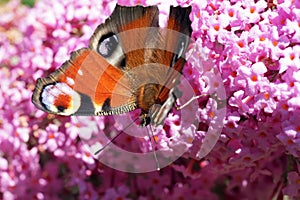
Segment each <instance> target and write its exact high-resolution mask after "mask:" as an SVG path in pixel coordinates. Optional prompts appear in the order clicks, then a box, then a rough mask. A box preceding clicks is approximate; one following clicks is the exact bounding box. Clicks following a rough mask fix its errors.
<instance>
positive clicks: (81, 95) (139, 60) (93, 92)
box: [32, 5, 191, 125]
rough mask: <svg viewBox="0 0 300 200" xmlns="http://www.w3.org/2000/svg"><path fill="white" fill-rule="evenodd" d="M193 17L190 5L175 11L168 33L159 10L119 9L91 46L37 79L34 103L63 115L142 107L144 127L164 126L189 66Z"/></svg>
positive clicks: (103, 26)
mask: <svg viewBox="0 0 300 200" xmlns="http://www.w3.org/2000/svg"><path fill="white" fill-rule="evenodd" d="M189 13H190V7H189V8H181V7H171V10H170V15H169V20H168V24H167V27H166V29H162V28H160V27H159V26H158V9H157V7H156V6H149V7H142V6H136V7H123V6H118V5H117V7H116V8H115V10H114V12H113V13H112V15H111V16H110V18H109V19H107V20H106V21H105V23H104V24H101V25H99V26H98V28H97V29H96V31H95V33H94V34H93V36H92V38H91V40H90V43H89V47H88V48H83V49H79V50H77V51H75V52H73V53H72V54H71V58H70V60H68V61H66V62H65V63H64V64H63V65H62V66H61V67H60V68H59V69H58V70H57V71H55V72H53V73H52V74H50V75H49V77H46V78H41V79H38V80H37V85H36V88H35V90H34V94H33V97H32V101H33V103H34V104H35V105H36V106H37V107H38V108H39V109H41V110H44V111H46V112H49V113H54V114H60V115H115V114H121V113H125V112H129V111H132V110H135V109H137V108H140V109H141V111H142V112H141V118H142V124H141V125H147V124H149V123H150V122H152V123H153V124H154V125H158V124H160V123H162V122H163V120H164V118H165V117H166V114H167V113H168V112H169V110H170V109H171V107H172V105H173V103H174V101H175V98H174V95H173V94H174V91H175V89H174V88H176V86H177V85H178V83H179V78H180V73H181V71H182V68H183V66H184V64H185V59H184V53H185V51H186V49H187V46H188V44H189V37H190V35H191V22H190V20H189ZM155 105H159V106H158V107H157V106H155Z"/></svg>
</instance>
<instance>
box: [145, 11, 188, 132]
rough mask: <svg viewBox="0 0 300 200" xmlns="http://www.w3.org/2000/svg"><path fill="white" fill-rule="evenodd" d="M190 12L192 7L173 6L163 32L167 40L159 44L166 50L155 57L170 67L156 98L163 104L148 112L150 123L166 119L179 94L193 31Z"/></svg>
mask: <svg viewBox="0 0 300 200" xmlns="http://www.w3.org/2000/svg"><path fill="white" fill-rule="evenodd" d="M190 12H191V7H187V8H181V7H171V9H170V15H169V20H168V24H167V29H166V30H163V32H162V34H161V35H162V38H163V41H165V42H161V43H159V46H160V45H162V46H164V49H165V50H163V51H162V50H161V51H160V52H159V53H158V54H159V56H155V57H157V58H159V60H160V61H159V62H160V63H162V64H163V65H165V66H167V67H168V71H167V72H166V76H165V82H164V84H163V85H162V86H159V94H158V96H157V99H156V104H158V105H161V106H158V107H157V106H154V107H152V108H151V110H150V111H149V112H148V115H147V118H148V119H146V121H148V123H149V122H150V121H151V122H152V123H153V124H154V125H155V126H157V125H159V124H161V123H162V122H163V121H164V119H165V118H166V117H167V114H168V113H169V111H170V110H171V108H172V107H173V104H174V102H175V100H176V97H178V96H179V91H178V90H177V89H176V86H177V85H178V84H179V81H180V75H181V72H182V69H183V67H184V64H185V62H186V60H185V52H186V49H187V47H188V45H189V42H190V36H191V33H192V29H191V21H190V19H189V14H190ZM160 48H161V47H160Z"/></svg>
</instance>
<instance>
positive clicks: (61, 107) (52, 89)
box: [40, 83, 81, 115]
mask: <svg viewBox="0 0 300 200" xmlns="http://www.w3.org/2000/svg"><path fill="white" fill-rule="evenodd" d="M80 99H81V98H80V95H79V94H78V93H77V92H76V91H74V90H73V89H72V88H71V87H69V86H68V85H67V84H66V83H55V84H50V85H47V86H45V87H44V89H43V91H42V94H41V99H40V101H41V103H42V104H43V106H44V107H45V109H47V110H48V111H50V112H53V113H58V114H61V115H71V114H73V113H75V112H76V111H77V110H78V109H79V107H80Z"/></svg>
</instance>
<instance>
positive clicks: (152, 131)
mask: <svg viewBox="0 0 300 200" xmlns="http://www.w3.org/2000/svg"><path fill="white" fill-rule="evenodd" d="M149 127H150V128H149V129H150V132H151V136H152V138H153V140H154V142H155V144H157V141H156V139H155V136H154V134H153V133H154V130H153V129H152V126H151V124H150V126H149Z"/></svg>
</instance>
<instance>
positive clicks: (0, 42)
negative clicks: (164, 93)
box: [0, 0, 300, 200]
mask: <svg viewBox="0 0 300 200" xmlns="http://www.w3.org/2000/svg"><path fill="white" fill-rule="evenodd" d="M116 3H119V4H121V5H127V6H129V5H131V6H134V5H137V4H141V5H145V6H146V5H158V6H159V8H160V11H161V12H160V14H161V16H162V19H164V17H165V16H167V12H168V8H169V5H174V6H176V5H181V6H187V5H191V6H192V13H191V15H190V18H191V20H192V28H193V33H192V39H194V41H193V42H192V47H191V48H190V49H189V51H188V52H187V54H188V55H189V56H188V57H187V60H188V62H187V64H186V66H185V68H184V70H183V75H184V78H185V79H186V80H187V81H188V82H189V84H190V85H191V88H192V91H188V88H187V87H185V85H180V86H179V88H180V90H181V91H183V94H182V97H180V98H179V99H178V101H177V103H178V104H183V103H184V102H186V101H188V100H189V99H190V98H191V96H192V95H193V94H192V93H195V94H196V95H200V94H207V95H209V96H204V97H202V98H199V99H198V100H195V101H194V102H196V103H195V104H191V106H190V107H187V108H185V109H182V110H180V111H176V110H175V109H173V110H172V111H171V113H170V114H169V116H168V117H167V119H166V123H165V126H164V128H162V129H155V130H154V132H153V137H152V140H150V139H149V137H148V135H147V131H146V129H143V130H142V129H141V128H140V127H138V126H132V127H128V128H126V127H127V125H128V124H129V123H131V122H132V120H133V119H136V118H137V116H138V115H139V111H136V112H132V113H130V114H128V115H126V116H125V117H119V116H116V117H87V118H70V117H60V116H54V115H51V114H46V113H44V112H43V111H39V110H37V109H36V108H35V107H34V106H33V105H32V103H31V95H32V91H33V88H34V85H35V81H36V79H37V78H40V77H45V76H47V75H48V74H49V73H51V72H52V71H53V70H55V69H57V68H58V67H59V66H60V65H61V64H62V63H63V62H64V61H66V60H67V59H69V55H70V52H71V51H74V50H76V49H78V48H81V47H85V46H86V45H87V43H88V40H89V38H90V36H91V34H92V33H93V31H94V30H95V28H96V27H97V25H98V24H100V23H103V22H104V20H105V19H106V18H107V17H108V16H110V14H111V12H112V11H113V9H114V7H115V4H116ZM0 13H1V17H0V27H1V28H0V63H1V64H0V79H1V84H0V95H1V98H0V107H1V110H0V198H1V199H20V198H23V199H24V198H25V199H139V200H143V199H149V198H150V199H151V198H153V199H166V198H172V199H199V198H202V199H220V198H221V199H252V198H256V199H272V198H273V199H274V198H280V197H283V196H284V195H287V196H288V197H290V198H295V199H296V198H299V196H300V194H299V185H300V184H299V182H300V181H299V180H300V178H299V177H300V176H299V169H300V167H299V163H298V162H297V159H299V157H300V154H299V152H300V123H299V122H300V119H299V115H300V103H299V102H300V72H299V63H300V46H299V44H300V29H299V20H300V17H299V16H300V3H299V1H297V0H296V1H282V0H280V1H265V0H259V1H255V2H254V1H246V0H245V1H219V0H216V1H209V0H207V1H203V2H201V4H199V3H198V2H196V1H186V0H176V1H175V0H174V1H171V2H168V3H166V2H165V1H161V0H155V1H150V0H149V1H148V0H143V1H141V0H128V1H125V0H119V1H105V0H103V1H96V0H92V1H83V0H80V1H75V0H68V1H60V0H54V1H36V3H35V5H34V7H33V8H29V7H26V6H24V5H22V4H21V3H20V1H19V0H12V1H9V3H6V4H3V5H1V7H0ZM162 24H164V23H162ZM217 74H219V75H220V81H218V80H217ZM183 81H184V79H183V78H182V82H183ZM218 84H220V85H218ZM220 86H223V87H224V93H225V94H226V97H223V98H222V99H221V100H225V104H224V105H223V104H220V105H223V106H224V107H225V108H224V107H222V108H224V109H226V113H225V114H226V116H225V119H224V120H223V121H224V125H223V124H222V126H221V127H220V131H221V132H220V133H219V134H209V133H210V132H209V131H214V130H215V129H214V128H216V127H212V124H214V123H215V124H218V123H216V120H217V118H216V117H217V116H220V115H221V114H222V112H221V109H220V107H219V108H218V107H217V108H216V107H215V106H214V105H215V104H214V103H215V102H216V101H217V100H218V99H217V98H214V97H213V94H214V92H215V93H216V94H218V95H217V97H219V96H220V88H221V87H220ZM219 100H220V99H219ZM219 103H220V102H219ZM193 106H196V107H198V108H199V109H197V110H196V112H195V114H194V115H195V116H193V117H190V116H191V114H190V109H192V108H194V107H193ZM211 127H212V128H211ZM120 131H124V132H126V133H135V132H137V133H138V136H139V137H134V136H137V135H130V134H129V135H127V134H126V133H124V134H121V136H120V137H118V138H117V139H116V141H115V142H114V144H115V145H117V146H118V147H121V148H122V149H125V150H126V151H132V152H138V153H147V152H151V151H152V150H153V149H159V150H161V151H162V152H163V153H162V154H163V155H164V156H165V157H166V158H169V157H171V156H172V155H177V156H179V157H180V158H179V159H178V160H176V161H175V162H174V163H172V164H170V165H169V166H168V167H165V168H163V169H161V170H160V171H159V172H157V171H155V172H149V173H144V174H130V173H124V172H119V171H116V170H114V169H111V168H109V167H106V166H105V165H104V164H102V163H101V162H99V161H97V159H96V157H94V156H93V155H92V152H90V151H89V149H90V148H91V146H92V147H93V145H95V144H98V143H99V144H101V145H102V146H103V145H105V144H106V143H107V142H108V141H109V138H110V136H112V135H115V134H117V133H119V132H120ZM104 136H105V137H104ZM79 138H80V139H81V141H79ZM151 141H152V143H151ZM212 144H213V145H212ZM205 150H207V153H208V154H207V155H205V156H204V157H201V159H200V160H199V158H200V157H197V155H199V152H200V151H205ZM202 153H203V152H202ZM201 155H202V154H201ZM100 156H101V154H100ZM107 159H108V160H109V161H111V163H112V164H115V165H120V163H121V164H123V165H124V168H125V167H130V165H127V164H128V163H129V164H130V163H131V162H134V161H135V158H134V157H133V158H132V157H130V159H129V157H124V156H120V155H118V154H117V153H114V152H111V153H109V154H107ZM153 163H154V161H153V160H151V161H148V162H145V163H143V164H145V165H153ZM261 188H264V190H261Z"/></svg>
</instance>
